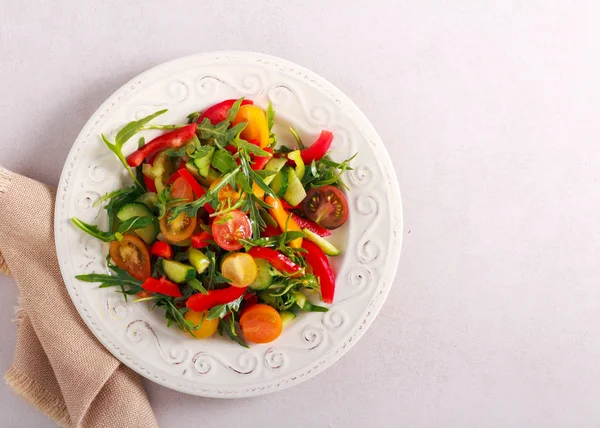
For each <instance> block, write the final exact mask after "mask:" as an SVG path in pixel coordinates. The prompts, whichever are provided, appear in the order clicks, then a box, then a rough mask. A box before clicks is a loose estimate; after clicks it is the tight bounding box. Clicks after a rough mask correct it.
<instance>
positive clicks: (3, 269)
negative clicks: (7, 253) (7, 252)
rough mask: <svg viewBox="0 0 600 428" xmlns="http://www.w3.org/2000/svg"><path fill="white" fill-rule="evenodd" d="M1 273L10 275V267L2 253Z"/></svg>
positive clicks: (0, 256) (0, 257)
mask: <svg viewBox="0 0 600 428" xmlns="http://www.w3.org/2000/svg"><path fill="white" fill-rule="evenodd" d="M0 273H1V274H4V275H10V269H8V265H7V264H6V260H4V256H3V255H2V253H1V252H0Z"/></svg>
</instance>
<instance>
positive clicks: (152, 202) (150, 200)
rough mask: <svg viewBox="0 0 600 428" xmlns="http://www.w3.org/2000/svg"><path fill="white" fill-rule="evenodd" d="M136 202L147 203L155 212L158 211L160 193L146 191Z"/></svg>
mask: <svg viewBox="0 0 600 428" xmlns="http://www.w3.org/2000/svg"><path fill="white" fill-rule="evenodd" d="M135 201H136V202H141V203H142V204H144V205H146V206H147V207H148V208H150V210H152V212H153V213H155V214H156V213H157V211H158V210H157V209H156V202H157V201H158V195H157V194H156V193H154V192H148V193H144V194H143V195H142V196H140V197H138V198H137V199H136V200H135Z"/></svg>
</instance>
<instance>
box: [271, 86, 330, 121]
mask: <svg viewBox="0 0 600 428" xmlns="http://www.w3.org/2000/svg"><path fill="white" fill-rule="evenodd" d="M267 97H268V98H269V100H270V101H271V102H272V103H273V105H274V106H275V107H276V108H279V107H285V106H287V105H288V104H289V103H290V101H291V100H292V99H293V100H295V101H296V103H297V104H298V105H299V106H300V108H301V110H302V112H303V113H304V116H305V118H306V120H307V121H308V122H310V123H311V124H313V125H316V126H317V127H321V128H330V127H331V120H332V118H333V113H332V112H331V109H330V108H327V107H325V106H323V105H316V106H314V107H311V108H307V107H306V106H305V105H304V102H303V101H302V99H301V98H300V97H299V96H298V95H297V94H296V92H295V91H294V90H293V89H291V88H290V87H289V86H286V85H277V86H273V87H272V88H271V89H269V91H268V92H267Z"/></svg>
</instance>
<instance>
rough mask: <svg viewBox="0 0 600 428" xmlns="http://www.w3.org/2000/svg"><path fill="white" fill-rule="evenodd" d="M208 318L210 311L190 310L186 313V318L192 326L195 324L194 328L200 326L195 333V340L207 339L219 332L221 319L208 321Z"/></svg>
mask: <svg viewBox="0 0 600 428" xmlns="http://www.w3.org/2000/svg"><path fill="white" fill-rule="evenodd" d="M207 316H208V311H202V312H196V311H192V310H189V311H187V312H186V313H185V315H184V318H185V320H186V321H189V322H191V323H192V324H194V326H200V327H199V328H198V329H197V330H195V331H194V338H196V339H204V338H205V337H210V336H212V335H213V334H215V331H217V326H218V325H219V318H215V319H213V320H207V319H206V317H207ZM188 334H189V333H188ZM190 336H191V334H190Z"/></svg>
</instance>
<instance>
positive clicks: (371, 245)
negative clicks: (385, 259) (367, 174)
mask: <svg viewBox="0 0 600 428" xmlns="http://www.w3.org/2000/svg"><path fill="white" fill-rule="evenodd" d="M356 210H357V211H358V212H359V213H360V214H362V215H365V216H373V217H375V218H377V217H378V214H379V205H378V204H377V200H376V199H375V197H373V196H370V195H368V196H359V197H358V198H356ZM374 227H377V223H372V224H371V226H370V227H369V228H368V229H367V230H365V231H364V232H363V234H362V235H361V237H360V239H359V240H358V246H357V249H356V253H357V256H358V261H359V262H360V263H362V264H368V263H373V262H375V260H376V259H377V258H379V256H380V254H381V247H380V246H379V244H377V243H376V242H375V241H373V240H372V239H371V237H372V236H373V233H372V230H373V228H374Z"/></svg>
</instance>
